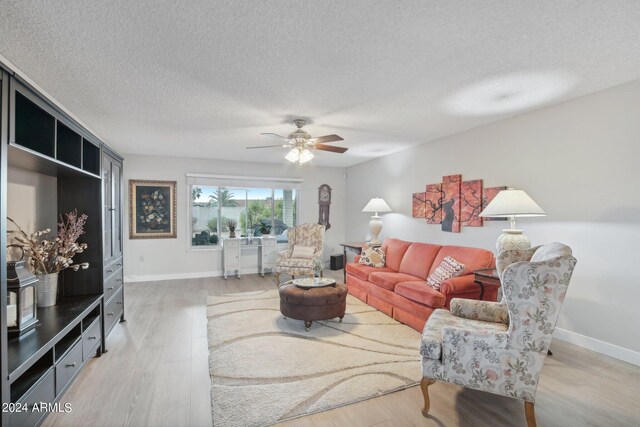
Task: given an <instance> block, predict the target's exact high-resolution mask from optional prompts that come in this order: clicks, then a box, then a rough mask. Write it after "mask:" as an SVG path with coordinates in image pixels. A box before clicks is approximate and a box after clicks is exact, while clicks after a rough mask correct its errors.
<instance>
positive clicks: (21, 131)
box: [15, 91, 56, 158]
mask: <svg viewBox="0 0 640 427" xmlns="http://www.w3.org/2000/svg"><path fill="white" fill-rule="evenodd" d="M15 143H16V144H19V145H22V146H23V147H26V148H28V149H30V150H33V151H35V152H37V153H40V154H44V155H45V156H48V157H51V158H53V157H55V154H56V119H55V117H53V116H52V115H51V114H49V113H48V112H47V111H45V110H44V109H43V108H41V107H40V106H38V105H37V104H36V103H35V102H33V101H31V100H30V99H29V98H28V97H26V96H25V95H23V94H22V93H20V92H18V91H16V92H15Z"/></svg>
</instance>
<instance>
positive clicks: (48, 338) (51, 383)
mask: <svg viewBox="0 0 640 427" xmlns="http://www.w3.org/2000/svg"><path fill="white" fill-rule="evenodd" d="M0 97H1V98H0V99H1V102H0V119H1V120H0V142H1V145H0V201H1V206H0V228H1V229H0V246H1V247H4V246H5V245H6V244H7V222H6V219H5V218H6V214H7V203H9V202H10V200H9V197H10V196H8V194H7V168H8V167H13V168H18V169H22V170H26V171H30V172H32V173H35V174H41V175H47V176H51V177H55V178H56V181H57V187H58V188H57V190H58V191H57V194H58V195H57V209H56V210H57V213H58V215H61V214H64V213H67V212H70V211H72V210H74V209H77V210H78V212H79V213H85V214H87V215H88V221H87V224H86V225H85V232H86V234H85V235H83V236H82V238H81V241H82V242H86V243H87V244H88V248H87V249H86V250H85V251H84V252H83V253H81V254H78V255H77V256H76V257H75V258H74V262H77V263H81V262H88V263H89V268H88V269H86V270H79V271H77V272H73V271H70V270H65V271H63V272H62V273H61V274H60V275H59V284H58V289H59V294H58V302H57V304H56V305H55V306H53V307H44V308H38V323H37V325H36V327H35V328H34V329H33V330H32V331H30V332H27V333H26V334H24V335H23V336H21V337H16V338H11V339H10V338H9V337H8V336H7V330H6V326H5V325H6V324H7V318H6V316H7V308H6V304H7V284H6V261H7V260H6V251H4V250H1V251H0V266H2V268H1V269H0V271H1V273H0V282H1V289H0V320H1V322H0V324H1V325H2V327H1V328H0V371H1V372H0V374H1V375H0V386H1V394H2V402H3V404H4V403H14V404H15V403H20V404H24V403H27V404H32V403H36V402H38V403H39V402H49V403H53V402H56V401H57V400H59V399H60V398H61V397H62V395H63V393H64V392H65V391H66V389H67V388H68V387H69V385H70V384H71V383H72V382H73V380H74V379H75V377H76V376H77V374H78V372H80V369H81V368H82V366H84V364H85V363H86V362H87V361H88V360H89V359H90V358H92V357H94V356H100V355H102V353H103V352H104V351H106V344H105V342H106V340H105V338H106V336H107V334H108V333H109V331H111V330H112V329H113V327H114V326H115V324H116V323H117V322H118V320H120V321H124V288H123V273H122V271H123V270H122V266H123V261H122V210H121V206H122V190H121V183H122V157H121V156H119V155H118V154H117V153H116V152H115V151H113V150H111V149H110V148H109V147H107V146H106V145H105V144H103V143H102V142H101V141H100V140H99V139H98V138H96V137H95V136H94V135H93V134H91V133H90V132H89V131H87V130H86V129H85V128H83V127H82V126H81V125H80V124H78V123H77V122H76V121H75V120H73V118H71V117H69V116H68V115H67V114H66V113H65V112H63V111H61V110H60V109H59V108H58V107H57V106H56V105H55V104H53V103H52V102H50V101H49V100H47V98H46V97H44V96H42V95H41V94H39V93H38V91H37V90H35V89H34V88H33V87H31V86H30V85H29V84H28V83H26V82H25V81H23V80H21V79H20V78H19V77H17V76H15V75H13V74H12V72H11V71H10V70H3V69H1V68H0ZM18 220H19V219H18ZM46 416H47V413H46V412H19V413H18V412H13V413H9V412H3V413H2V414H1V417H2V419H1V421H2V426H35V425H39V424H40V423H41V422H42V421H43V420H44V418H46Z"/></svg>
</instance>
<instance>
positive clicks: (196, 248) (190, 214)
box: [186, 175, 302, 252]
mask: <svg viewBox="0 0 640 427" xmlns="http://www.w3.org/2000/svg"><path fill="white" fill-rule="evenodd" d="M187 176H188V175H187ZM248 179H251V178H248ZM282 181H284V180H283V179H278V180H273V181H271V183H272V185H271V186H269V187H260V186H256V185H253V186H246V187H242V186H240V185H236V186H232V187H231V186H226V185H220V184H193V183H189V182H187V184H186V187H187V197H186V199H187V214H188V216H187V218H188V219H187V239H186V244H187V252H191V251H196V252H197V251H221V250H222V245H221V240H222V238H220V240H218V243H216V244H215V245H199V246H196V245H193V244H192V241H193V233H194V232H193V196H192V194H193V193H192V191H193V188H194V187H216V188H217V192H218V194H220V189H221V188H223V187H225V188H237V189H243V190H250V189H252V188H261V189H269V190H271V227H272V228H273V227H274V226H275V220H276V218H275V211H276V210H275V192H276V190H287V189H286V188H282V187H279V186H278V183H279V182H282ZM300 183H301V181H300ZM292 190H294V191H295V202H294V205H295V212H296V215H295V222H296V224H293V225H292V227H295V226H296V225H297V222H298V219H299V218H300V197H301V194H302V190H301V189H299V188H294V189H292ZM245 200H248V199H246V198H245ZM247 208H248V204H247ZM217 213H218V218H217V219H218V229H220V227H221V224H220V219H221V218H222V204H220V203H218V209H217ZM277 246H278V247H287V246H288V242H284V243H277Z"/></svg>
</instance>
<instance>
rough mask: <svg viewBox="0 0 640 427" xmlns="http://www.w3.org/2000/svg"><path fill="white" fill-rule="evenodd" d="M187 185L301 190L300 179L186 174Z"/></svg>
mask: <svg viewBox="0 0 640 427" xmlns="http://www.w3.org/2000/svg"><path fill="white" fill-rule="evenodd" d="M186 177H187V184H189V185H202V186H211V187H218V186H219V187H227V188H234V187H240V188H245V187H257V188H279V189H283V190H302V183H303V181H302V179H300V178H278V177H257V176H235V175H207V174H196V173H188V174H187V175H186Z"/></svg>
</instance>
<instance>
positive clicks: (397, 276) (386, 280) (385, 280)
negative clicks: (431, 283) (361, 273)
mask: <svg viewBox="0 0 640 427" xmlns="http://www.w3.org/2000/svg"><path fill="white" fill-rule="evenodd" d="M414 280H419V277H416V276H412V275H410V274H405V273H396V272H375V273H371V274H369V281H370V282H371V283H373V284H374V285H376V286H379V287H381V288H383V289H386V290H388V291H393V289H394V288H395V286H396V283H399V282H410V281H414ZM423 283H424V282H423ZM425 286H426V285H425Z"/></svg>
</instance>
